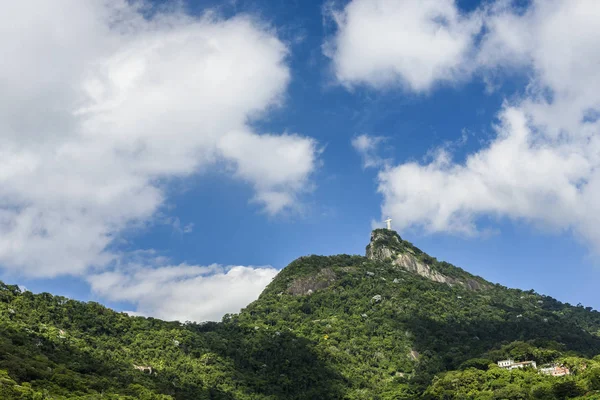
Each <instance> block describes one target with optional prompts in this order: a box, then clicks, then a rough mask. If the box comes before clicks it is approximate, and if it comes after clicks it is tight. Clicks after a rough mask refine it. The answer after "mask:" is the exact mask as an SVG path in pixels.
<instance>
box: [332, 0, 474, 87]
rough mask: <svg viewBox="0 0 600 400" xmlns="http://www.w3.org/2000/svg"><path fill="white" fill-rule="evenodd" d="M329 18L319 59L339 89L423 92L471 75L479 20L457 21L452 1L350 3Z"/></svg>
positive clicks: (357, 0)
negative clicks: (328, 63)
mask: <svg viewBox="0 0 600 400" xmlns="http://www.w3.org/2000/svg"><path fill="white" fill-rule="evenodd" d="M330 14H331V16H332V17H333V19H334V21H335V23H336V24H337V28H338V29H337V33H336V34H335V36H334V37H332V38H331V39H330V40H329V41H328V42H327V43H326V44H325V46H324V47H325V53H326V54H327V55H328V56H330V57H331V58H332V60H333V69H334V73H335V76H336V77H337V79H338V80H339V81H340V82H341V83H343V84H344V85H347V86H353V85H356V84H368V85H372V86H375V87H378V88H383V87H386V86H388V85H389V84H393V85H401V86H404V87H407V88H408V89H411V90H417V91H423V90H428V89H429V88H430V87H431V86H432V85H433V84H434V83H435V82H437V81H454V80H457V79H462V77H463V76H465V75H468V73H469V71H470V69H471V66H470V65H469V64H468V63H466V62H465V60H467V59H468V57H469V55H470V52H471V48H472V45H473V42H474V39H475V34H476V33H477V32H478V31H479V29H480V18H479V14H478V13H474V14H472V15H462V14H461V13H460V12H459V11H458V9H457V8H456V6H455V4H454V1H453V0H353V1H351V2H350V3H349V4H347V5H346V7H345V8H344V9H342V10H333V11H332V12H330Z"/></svg>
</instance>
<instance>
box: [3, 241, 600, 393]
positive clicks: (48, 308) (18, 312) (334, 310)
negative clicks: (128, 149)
mask: <svg viewBox="0 0 600 400" xmlns="http://www.w3.org/2000/svg"><path fill="white" fill-rule="evenodd" d="M599 332H600V313H598V312H596V311H593V310H591V308H587V309H586V308H583V307H574V306H571V305H568V304H563V303H561V302H559V301H557V300H555V299H553V298H551V297H548V296H544V295H540V294H537V293H535V292H534V291H532V290H530V291H522V290H518V289H508V288H506V287H503V286H501V285H497V284H493V283H491V282H488V281H486V280H485V279H483V278H481V277H477V276H474V275H472V274H470V273H468V272H466V271H464V270H462V269H460V268H458V267H455V266H453V265H451V264H449V263H445V262H440V261H437V260H436V259H435V258H433V257H431V256H429V255H427V254H426V253H425V252H423V251H421V250H419V249H418V248H416V247H415V246H413V245H412V244H411V243H409V242H407V241H405V240H403V239H402V238H401V237H400V236H399V235H398V234H397V233H396V232H393V231H388V230H383V229H381V230H375V231H373V232H372V234H371V241H370V243H369V244H368V246H367V248H366V254H365V256H357V255H355V256H350V255H337V256H316V255H312V256H305V257H300V258H299V259H297V260H295V261H293V262H292V263H290V264H289V265H288V266H287V267H286V268H284V269H283V270H282V271H281V272H280V273H279V274H278V275H277V276H276V277H275V279H274V280H273V281H272V282H271V283H270V284H269V285H268V287H267V288H265V290H264V292H263V293H262V294H261V295H260V297H259V298H258V299H257V300H256V301H255V302H253V303H251V304H250V305H248V306H247V307H246V308H245V309H243V310H242V311H241V312H240V313H239V314H233V315H226V316H224V317H223V320H222V322H218V323H216V322H209V323H200V324H196V323H187V324H181V323H179V322H165V321H160V320H157V319H153V318H143V317H132V316H128V315H126V314H124V313H117V312H114V311H112V310H109V309H107V308H105V307H103V306H101V305H99V304H97V303H81V302H77V301H73V300H68V299H65V298H63V297H58V296H52V295H50V294H47V293H42V294H37V295H36V294H32V293H31V292H21V291H20V290H19V289H18V287H16V286H10V285H2V286H1V287H0V383H1V384H2V385H1V386H0V398H7V399H11V398H31V399H33V398H53V399H66V398H69V399H71V398H81V399H96V398H100V397H99V396H100V394H102V397H101V398H103V399H106V398H108V399H116V398H119V399H121V398H131V399H133V398H135V399H138V398H139V399H272V400H275V399H278V400H279V399H281V400H283V399H415V398H428V399H437V398H443V399H454V398H456V399H504V398H515V399H517V398H519V399H529V398H540V399H554V398H557V399H558V398H574V397H576V396H582V395H585V394H586V393H587V396H588V398H595V397H593V396H598V395H597V394H595V393H597V392H596V391H597V390H599V389H600V359H596V358H594V357H595V356H596V355H597V354H600V336H599V335H598V333H599ZM509 357H511V358H514V359H517V360H535V361H536V362H538V363H539V364H544V363H560V364H561V365H567V366H569V367H570V369H571V371H573V373H574V374H573V375H570V376H567V377H561V378H557V377H551V376H543V375H540V374H539V373H537V372H536V371H531V370H523V371H520V370H519V371H505V370H501V369H500V368H498V367H497V366H495V362H496V361H498V360H500V359H503V358H509ZM135 366H137V367H138V368H136V367H135ZM149 368H151V369H149ZM44 396H46V397H44ZM540 396H541V397H540ZM590 396H592V397H590Z"/></svg>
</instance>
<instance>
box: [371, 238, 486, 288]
mask: <svg viewBox="0 0 600 400" xmlns="http://www.w3.org/2000/svg"><path fill="white" fill-rule="evenodd" d="M366 256H367V258H369V259H371V260H377V261H384V262H385V261H390V262H392V263H393V264H394V265H397V266H398V267H401V268H403V269H405V270H407V271H409V272H412V273H415V274H417V275H420V276H422V277H424V278H427V279H430V280H432V281H434V282H440V283H445V284H447V285H450V286H454V285H460V286H463V287H465V288H467V289H471V290H481V289H485V288H487V287H488V286H489V285H488V284H486V283H485V282H484V281H483V279H480V278H477V277H474V276H471V275H470V274H468V273H467V272H465V271H462V270H459V269H458V268H456V267H453V268H455V269H456V271H460V272H457V274H456V275H463V276H448V275H447V274H443V273H442V272H440V271H437V270H436V268H435V266H434V264H435V263H436V261H435V259H433V258H431V257H429V256H427V255H426V254H424V253H423V252H422V251H421V250H419V249H417V248H416V247H414V246H413V245H412V244H410V243H408V242H406V241H404V240H402V238H401V237H400V235H398V233H396V232H395V231H390V230H387V229H376V230H374V231H373V232H372V233H371V241H370V243H369V245H368V246H367V253H366ZM423 259H431V260H432V262H431V263H428V262H426V261H423Z"/></svg>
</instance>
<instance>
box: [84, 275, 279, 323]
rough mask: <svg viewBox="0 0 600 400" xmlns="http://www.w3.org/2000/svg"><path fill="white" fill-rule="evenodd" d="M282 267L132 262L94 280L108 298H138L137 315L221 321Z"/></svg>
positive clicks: (255, 295) (94, 286)
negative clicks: (150, 266) (149, 266)
mask: <svg viewBox="0 0 600 400" xmlns="http://www.w3.org/2000/svg"><path fill="white" fill-rule="evenodd" d="M277 272H278V271H277V270H276V269H274V268H271V267H246V266H229V267H224V266H221V265H210V266H206V267H203V266H191V265H176V266H169V265H167V266H160V267H157V268H155V269H152V270H148V269H147V268H144V267H140V266H135V265H129V266H128V268H127V270H121V271H111V272H104V273H101V274H98V275H93V276H91V277H90V278H89V282H90V284H91V286H92V290H93V291H94V292H95V293H97V294H99V295H101V296H102V297H104V298H109V299H111V300H114V301H126V302H129V303H132V304H135V305H136V307H137V308H136V311H135V312H134V314H136V315H144V316H154V317H158V318H161V319H166V320H178V321H181V322H184V321H219V320H221V317H222V316H223V315H224V314H226V313H237V312H239V311H240V309H241V308H242V307H245V306H246V305H248V304H249V303H250V302H252V301H254V300H256V299H257V298H258V295H259V294H260V292H261V291H262V290H263V289H264V288H265V286H266V285H268V284H269V282H271V280H272V279H273V278H274V277H275V275H276V274H277Z"/></svg>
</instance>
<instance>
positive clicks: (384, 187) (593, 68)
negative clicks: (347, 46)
mask: <svg viewBox="0 0 600 400" xmlns="http://www.w3.org/2000/svg"><path fill="white" fill-rule="evenodd" d="M373 3H374V4H375V3H377V4H379V3H382V4H385V2H384V1H380V2H373ZM394 3H395V4H396V6H398V7H401V6H404V7H408V5H410V4H411V2H410V1H404V2H403V1H397V2H394ZM352 4H356V5H355V6H352ZM448 4H449V5H448V6H449V7H450V8H451V9H452V10H453V11H452V13H459V11H458V9H457V7H456V5H455V4H454V3H453V2H448ZM357 6H361V7H365V5H364V4H363V2H362V1H359V0H354V1H353V2H352V3H350V5H349V6H348V7H347V8H346V9H345V11H344V12H345V14H347V16H346V18H347V19H346V22H344V23H343V24H341V25H340V30H341V32H339V33H338V34H337V35H338V36H337V38H336V40H338V41H340V40H343V39H340V38H343V37H344V35H349V34H350V33H348V32H345V30H351V29H356V30H360V29H361V27H364V25H361V24H358V23H357V24H351V21H352V13H353V10H354V8H353V7H357ZM484 7H485V8H482V9H480V10H477V11H476V12H475V13H474V14H473V15H475V14H476V15H477V16H478V17H477V18H480V19H481V20H480V21H481V24H482V26H483V27H485V29H483V30H481V32H480V37H479V38H478V41H477V43H476V44H475V43H474V42H471V43H470V44H469V45H468V47H469V48H468V49H466V50H464V51H462V53H461V54H468V55H469V56H468V57H466V58H463V59H462V60H460V59H456V60H457V62H458V64H455V67H454V68H455V69H456V70H467V69H468V67H467V66H464V67H461V63H462V64H469V65H470V68H472V70H471V73H473V74H474V75H473V76H486V75H488V74H489V75H493V76H495V77H498V76H503V75H505V72H510V73H511V74H514V73H525V74H527V76H528V77H529V82H528V85H527V87H526V90H524V91H523V94H522V95H520V96H519V97H518V98H514V97H513V98H511V99H510V100H507V101H505V103H504V105H503V107H502V108H501V110H499V112H498V122H497V123H496V124H495V126H494V130H495V133H496V135H495V137H494V138H493V140H492V141H491V142H490V143H489V144H488V145H486V146H484V147H483V148H481V149H480V150H478V151H476V152H474V153H472V154H470V155H468V156H467V158H466V160H465V161H464V162H460V163H458V162H455V161H454V160H453V157H452V153H451V152H449V151H447V150H444V149H440V150H439V151H437V153H436V156H435V157H433V160H432V161H430V162H426V163H420V162H409V163H402V164H399V165H395V166H390V167H387V168H383V169H382V170H381V171H380V173H379V175H378V179H379V191H380V192H381V193H382V194H383V198H384V202H383V205H382V213H383V215H391V216H392V218H393V219H394V223H395V226H396V227H397V228H399V229H403V228H407V227H411V226H417V227H420V228H422V229H423V230H424V231H426V232H452V233H459V234H466V235H472V234H476V233H478V232H479V231H480V229H481V226H479V225H478V221H479V218H480V217H482V216H492V217H499V218H501V217H508V218H512V219H520V220H526V221H530V222H532V223H534V224H536V225H541V226H545V227H550V228H554V229H558V230H569V231H572V232H573V233H574V234H575V235H576V236H578V237H582V238H584V239H585V240H587V241H588V243H590V245H591V246H592V247H593V248H595V249H596V250H600V229H599V228H598V226H600V217H599V215H600V214H599V212H598V211H600V210H599V208H600V206H598V202H597V199H598V198H600V173H599V172H598V171H599V170H600V169H599V167H600V119H599V117H600V95H598V93H600V69H598V65H599V64H600V31H598V29H597V21H598V20H600V4H599V3H598V2H596V1H594V0H582V1H577V2H572V1H566V0H551V1H533V2H532V3H531V4H530V5H529V6H528V8H527V9H525V10H523V9H519V10H517V9H515V8H514V7H513V4H512V3H511V2H508V1H501V2H496V3H492V4H488V5H486V6H484ZM462 18H463V19H462V21H461V20H460V19H459V22H458V23H459V24H463V23H464V24H466V25H465V26H464V27H463V28H456V29H458V31H468V30H469V29H470V28H471V26H472V22H469V21H468V18H467V19H464V18H466V17H464V16H463V17H462ZM470 18H475V17H473V16H471V17H470ZM380 20H381V24H382V25H381V26H382V27H383V26H388V25H386V24H387V21H388V16H381V18H380ZM465 21H466V22H465ZM432 23H433V22H432ZM400 25H401V24H400ZM444 26H448V27H451V26H452V24H451V23H444ZM403 29H404V28H401V27H393V26H391V25H389V26H388V30H389V31H391V32H392V33H390V32H388V31H386V32H380V33H381V34H382V36H386V35H392V36H393V35H395V34H397V32H395V31H397V30H399V31H402V30H403ZM444 29H446V28H444ZM353 34H357V35H358V33H356V32H355V33H353ZM366 34H370V33H368V32H367V33H366ZM407 40H408V39H407ZM339 49H340V47H339V46H338V53H335V54H334V60H335V65H336V68H337V69H336V71H338V72H337V73H338V77H339V78H340V80H341V81H342V82H343V83H346V80H347V79H349V78H348V77H350V78H352V83H356V84H360V83H365V82H366V83H367V84H371V85H372V86H375V87H378V86H379V85H380V82H370V78H369V76H370V75H369V74H371V73H373V74H375V73H377V72H378V71H379V69H378V68H379V67H378V65H380V64H373V65H371V67H369V68H368V69H367V70H366V71H367V72H364V71H363V72H362V73H360V74H358V75H355V76H350V75H347V73H345V72H344V70H343V69H340V67H339V65H341V64H340V63H344V62H346V61H344V57H346V56H345V55H343V54H342V52H343V51H342V50H339ZM382 53H384V54H387V56H386V57H387V58H386V59H387V60H388V61H389V62H390V63H391V62H392V61H393V60H396V59H398V58H402V55H405V57H406V58H407V59H411V58H412V57H413V56H414V53H413V52H412V51H407V50H406V49H405V48H404V47H403V45H397V46H396V45H395V44H390V45H389V46H388V48H387V50H383V51H382ZM382 57H383V56H382ZM375 60H378V58H375ZM446 60H447V58H446V55H445V54H442V55H440V56H439V59H438V60H436V61H433V63H432V65H438V63H445V62H446ZM359 62H362V63H368V61H364V60H359ZM377 62H378V63H380V62H379V61H377ZM415 68H416V67H415ZM396 71H400V72H399V73H400V75H401V76H402V79H404V80H406V81H407V82H410V81H412V80H413V78H412V77H413V73H412V72H403V71H402V70H401V69H396ZM414 73H416V72H414ZM445 76H447V75H439V76H431V79H429V80H428V81H427V82H429V84H432V83H434V82H435V81H436V80H441V79H445ZM380 79H385V83H386V84H387V85H393V84H394V83H395V78H394V79H392V78H389V77H388V78H386V76H385V75H380ZM415 82H417V81H415ZM426 86H427V85H425V86H423V87H420V86H418V85H415V84H411V85H410V87H411V88H412V89H413V90H416V91H419V90H422V89H423V88H424V87H426Z"/></svg>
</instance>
